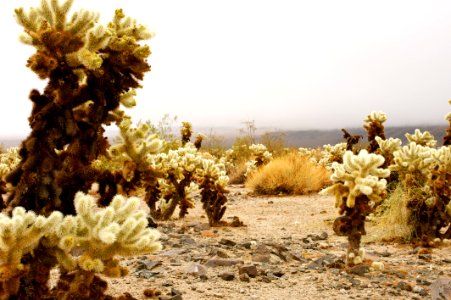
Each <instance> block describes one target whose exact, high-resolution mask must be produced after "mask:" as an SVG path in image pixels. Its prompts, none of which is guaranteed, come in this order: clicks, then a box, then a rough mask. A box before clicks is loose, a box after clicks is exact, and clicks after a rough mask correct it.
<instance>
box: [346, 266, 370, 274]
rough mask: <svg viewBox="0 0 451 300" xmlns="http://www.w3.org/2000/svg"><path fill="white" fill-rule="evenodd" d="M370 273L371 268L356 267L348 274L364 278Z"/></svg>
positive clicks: (350, 269)
mask: <svg viewBox="0 0 451 300" xmlns="http://www.w3.org/2000/svg"><path fill="white" fill-rule="evenodd" d="M369 271H370V267H369V266H367V265H356V266H353V267H351V268H349V270H348V273H350V274H354V275H359V276H362V275H363V274H366V273H368V272H369Z"/></svg>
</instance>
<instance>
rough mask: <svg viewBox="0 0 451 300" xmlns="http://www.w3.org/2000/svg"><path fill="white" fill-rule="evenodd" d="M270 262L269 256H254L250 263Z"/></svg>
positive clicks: (258, 254)
mask: <svg viewBox="0 0 451 300" xmlns="http://www.w3.org/2000/svg"><path fill="white" fill-rule="evenodd" d="M270 260H271V254H269V253H268V254H260V253H257V254H254V255H252V261H253V262H259V263H269V261H270Z"/></svg>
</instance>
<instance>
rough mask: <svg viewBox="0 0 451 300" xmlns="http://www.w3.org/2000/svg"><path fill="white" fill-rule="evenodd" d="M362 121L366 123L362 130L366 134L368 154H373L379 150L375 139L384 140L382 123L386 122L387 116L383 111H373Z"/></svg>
mask: <svg viewBox="0 0 451 300" xmlns="http://www.w3.org/2000/svg"><path fill="white" fill-rule="evenodd" d="M363 121H364V122H365V123H366V124H364V125H363V128H365V130H366V131H367V134H368V142H369V145H368V152H370V153H373V152H375V151H376V150H377V149H378V148H379V143H378V142H377V141H376V137H379V138H380V139H383V140H384V139H385V129H384V122H385V121H387V115H386V114H385V113H384V112H383V111H378V112H377V111H373V112H371V113H370V114H369V115H368V116H367V117H366V118H365V119H364V120H363Z"/></svg>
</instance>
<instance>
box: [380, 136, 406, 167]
mask: <svg viewBox="0 0 451 300" xmlns="http://www.w3.org/2000/svg"><path fill="white" fill-rule="evenodd" d="M375 140H376V142H377V144H378V145H379V149H378V150H377V151H376V153H377V154H380V155H382V156H383V157H384V158H385V163H384V167H388V166H390V165H391V164H392V162H393V159H394V153H395V151H398V150H400V149H401V145H402V141H401V140H400V139H397V138H389V139H387V140H384V139H382V138H380V137H378V136H377V137H375Z"/></svg>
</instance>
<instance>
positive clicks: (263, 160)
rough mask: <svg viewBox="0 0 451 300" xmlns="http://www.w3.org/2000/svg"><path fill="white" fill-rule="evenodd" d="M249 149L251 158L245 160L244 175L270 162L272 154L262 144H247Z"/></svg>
mask: <svg viewBox="0 0 451 300" xmlns="http://www.w3.org/2000/svg"><path fill="white" fill-rule="evenodd" d="M249 150H250V151H251V156H252V157H253V159H251V160H250V161H247V162H246V173H245V176H246V177H247V176H249V174H251V173H252V172H254V171H255V170H257V169H258V168H259V167H261V166H263V165H265V164H267V163H268V162H270V161H271V159H272V154H271V153H270V152H269V151H268V149H267V148H266V146H265V145H263V144H252V145H250V146H249Z"/></svg>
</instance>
